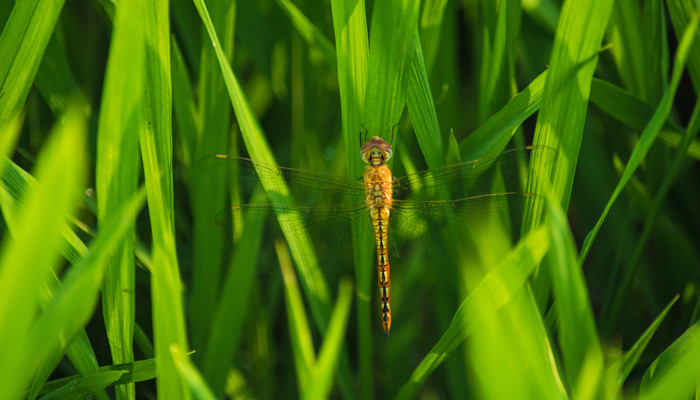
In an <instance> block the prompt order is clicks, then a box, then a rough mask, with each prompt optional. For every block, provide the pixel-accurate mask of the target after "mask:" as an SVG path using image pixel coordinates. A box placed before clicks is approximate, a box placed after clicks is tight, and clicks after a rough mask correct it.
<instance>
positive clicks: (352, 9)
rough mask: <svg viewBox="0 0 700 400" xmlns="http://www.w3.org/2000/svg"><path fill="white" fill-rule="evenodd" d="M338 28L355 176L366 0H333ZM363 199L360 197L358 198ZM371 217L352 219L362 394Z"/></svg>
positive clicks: (368, 339)
mask: <svg viewBox="0 0 700 400" xmlns="http://www.w3.org/2000/svg"><path fill="white" fill-rule="evenodd" d="M331 9H332V13H333V32H334V33H335V47H336V57H337V64H336V65H337V67H338V91H339V95H340V110H341V118H342V127H343V139H344V143H345V155H346V157H345V159H346V163H347V172H348V176H350V177H358V176H361V174H362V167H363V163H362V161H361V160H360V157H359V148H358V146H359V145H360V144H359V143H358V142H359V141H358V140H357V138H358V132H359V128H360V125H361V123H362V116H363V115H364V109H365V108H364V106H365V94H366V90H367V62H368V57H369V44H368V39H367V20H366V17H365V2H364V0H332V1H331ZM359 200H360V201H361V199H359ZM370 229H371V228H370V224H369V221H368V220H367V219H365V221H360V222H359V223H358V224H353V227H352V241H353V249H354V259H353V263H354V269H355V290H356V308H357V346H358V351H357V357H358V369H359V381H360V382H359V386H360V388H359V397H361V398H369V397H371V396H372V393H373V372H372V371H373V370H372V337H373V335H372V332H373V329H372V323H371V321H372V320H373V318H376V314H375V313H372V312H371V310H375V309H376V308H374V307H371V305H373V304H375V303H373V302H371V300H372V282H373V281H372V275H373V274H372V273H371V272H372V269H370V268H367V265H368V262H369V261H368V260H371V259H372V255H373V251H372V249H371V247H370V246H366V245H364V244H365V243H366V242H367V240H368V237H367V236H368V235H367V232H370Z"/></svg>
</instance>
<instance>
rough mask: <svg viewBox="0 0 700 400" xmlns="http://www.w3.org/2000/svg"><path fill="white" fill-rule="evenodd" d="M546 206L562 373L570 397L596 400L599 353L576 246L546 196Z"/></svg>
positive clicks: (600, 380)
mask: <svg viewBox="0 0 700 400" xmlns="http://www.w3.org/2000/svg"><path fill="white" fill-rule="evenodd" d="M546 207H547V215H548V217H549V227H550V228H549V232H550V235H549V236H550V237H549V240H550V243H551V248H550V252H549V254H548V255H547V261H548V262H547V264H548V267H549V268H550V273H551V276H552V283H553V284H552V286H553V288H554V299H555V300H556V307H557V310H558V312H559V347H560V349H561V353H562V357H563V360H564V371H565V373H566V378H567V381H568V382H569V385H570V387H571V392H572V393H573V395H574V396H576V397H578V396H581V397H583V398H592V399H598V398H601V396H602V395H603V393H604V392H603V390H604V377H605V374H604V365H603V351H602V348H601V345H600V339H599V338H598V332H597V330H596V326H595V319H594V318H593V310H592V308H591V305H590V302H589V296H588V291H587V289H586V281H585V279H584V277H583V273H582V272H581V269H580V268H579V266H578V263H577V262H576V245H575V244H574V240H573V237H572V235H571V231H570V230H569V225H568V222H567V220H566V215H565V214H564V212H563V210H562V209H561V207H560V206H559V202H558V199H555V198H553V196H552V195H549V196H548V197H547V202H546Z"/></svg>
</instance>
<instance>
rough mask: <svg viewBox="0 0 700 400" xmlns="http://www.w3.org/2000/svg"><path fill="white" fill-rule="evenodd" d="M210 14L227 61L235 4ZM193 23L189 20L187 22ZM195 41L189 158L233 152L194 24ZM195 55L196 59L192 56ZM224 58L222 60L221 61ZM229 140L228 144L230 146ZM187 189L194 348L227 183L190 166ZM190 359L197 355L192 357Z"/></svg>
mask: <svg viewBox="0 0 700 400" xmlns="http://www.w3.org/2000/svg"><path fill="white" fill-rule="evenodd" d="M207 3H208V6H209V7H211V8H212V10H213V15H214V18H213V20H212V21H211V29H215V30H216V32H218V33H219V35H221V37H222V39H223V41H222V42H219V43H218V44H217V48H218V49H219V50H221V51H222V52H223V55H224V59H225V60H231V59H232V57H233V48H234V37H235V35H234V33H235V21H236V10H237V3H238V2H232V1H227V0H212V1H208V2H207ZM193 22H194V21H193ZM200 29H201V41H202V43H201V45H200V48H199V51H200V52H201V53H200V54H199V55H198V57H199V75H198V79H199V86H198V88H197V94H198V101H199V103H198V106H199V110H198V111H199V115H198V117H199V121H198V122H199V125H198V126H197V128H198V130H197V131H196V132H194V135H195V140H194V149H193V158H192V161H194V162H196V161H197V160H199V159H200V158H201V157H204V156H206V155H209V154H217V153H227V152H231V153H233V155H236V154H235V153H236V152H237V150H236V147H233V148H232V149H231V150H230V149H229V142H231V140H230V139H229V136H230V135H231V104H230V101H229V100H228V99H227V98H226V94H227V92H226V86H225V84H224V78H223V77H222V76H221V73H220V68H219V66H218V65H219V61H218V55H217V51H216V50H215V49H213V48H212V47H211V46H210V43H211V40H210V39H208V38H207V34H206V29H209V27H206V28H205V27H200ZM194 59H196V58H194ZM227 63H228V61H227ZM235 142H236V141H235V140H234V141H233V143H232V145H233V146H235V145H236V143H235ZM190 175H191V176H192V185H191V188H190V193H191V202H192V213H193V220H194V221H193V222H194V223H193V228H194V232H193V241H194V245H193V257H192V258H193V260H192V262H193V267H192V268H193V273H192V289H191V291H190V292H191V294H190V302H189V310H190V314H189V330H190V337H191V342H192V347H193V348H194V349H203V348H205V346H206V339H207V335H208V333H209V332H208V327H209V325H210V323H211V319H212V316H213V312H214V310H215V308H216V302H217V299H218V297H219V290H220V283H221V268H222V265H223V256H224V253H225V246H226V245H227V243H224V232H223V231H222V230H221V229H219V228H218V227H217V226H215V224H214V223H213V220H214V215H215V213H216V212H218V211H220V210H222V209H223V208H224V207H225V206H226V204H225V201H224V199H225V194H226V192H227V191H228V190H230V188H227V187H225V186H224V185H222V184H221V182H217V181H216V180H212V179H207V176H206V174H205V172H204V171H202V170H201V169H200V168H196V167H195V165H192V166H191V169H190ZM193 357H194V358H195V360H197V358H198V354H197V353H195V355H194V356H193ZM202 372H203V373H204V374H205V377H206V379H207V380H208V381H209V382H210V384H212V389H213V390H214V391H215V392H216V393H223V385H221V384H220V379H219V378H218V377H213V376H208V375H207V374H208V370H206V369H202Z"/></svg>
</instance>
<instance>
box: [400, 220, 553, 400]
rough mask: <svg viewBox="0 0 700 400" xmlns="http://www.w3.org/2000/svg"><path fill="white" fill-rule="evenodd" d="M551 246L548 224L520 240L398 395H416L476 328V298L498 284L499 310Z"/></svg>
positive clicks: (461, 309)
mask: <svg viewBox="0 0 700 400" xmlns="http://www.w3.org/2000/svg"><path fill="white" fill-rule="evenodd" d="M548 246H549V239H548V235H547V231H546V230H545V229H544V228H540V229H538V230H536V231H533V232H532V233H530V234H528V236H526V237H525V238H524V239H523V240H521V241H520V242H519V243H518V245H517V246H516V247H515V248H514V249H513V250H512V251H511V252H510V253H509V254H508V255H507V256H506V257H505V258H504V259H503V261H502V262H501V264H500V266H499V267H497V268H496V269H494V270H493V271H492V272H490V273H489V274H488V275H487V276H486V277H484V279H483V281H482V282H481V283H479V285H478V286H477V287H476V288H475V289H474V290H473V292H472V293H471V294H470V295H469V297H467V298H466V299H465V300H464V301H463V302H462V304H461V305H460V306H459V309H458V310H457V312H456V313H455V315H454V317H453V318H452V323H451V324H450V327H449V328H448V329H447V331H446V332H445V333H444V334H443V335H442V337H441V338H440V340H439V341H438V342H437V343H436V344H435V346H433V348H432V349H431V350H430V352H429V353H428V355H426V356H425V358H423V360H422V361H421V363H420V364H419V365H418V367H416V369H415V370H414V371H413V374H412V375H411V378H410V379H409V381H408V382H406V383H405V384H404V385H403V386H402V387H401V391H400V392H399V394H398V395H397V398H399V399H412V398H415V396H416V394H417V393H418V390H419V389H420V388H421V387H422V386H423V384H424V383H425V381H426V380H427V379H428V377H429V376H430V375H431V374H432V373H433V371H435V369H436V368H437V367H438V366H440V364H442V363H443V362H444V361H445V360H446V359H447V358H448V357H449V356H450V354H451V353H452V352H453V351H454V350H455V349H456V348H457V347H458V346H459V345H460V344H462V342H464V340H466V339H467V337H469V335H471V334H472V333H473V332H474V329H475V328H476V326H478V325H479V324H480V323H481V318H482V315H481V314H480V313H476V312H475V311H474V310H475V309H476V308H475V307H474V304H473V302H474V301H475V299H477V298H484V297H485V296H488V295H490V294H492V293H493V291H494V288H497V289H498V291H499V293H500V295H499V296H497V298H494V302H493V307H494V309H495V310H497V309H499V308H500V307H502V306H503V305H505V304H506V303H507V302H508V301H510V299H511V298H512V296H513V295H514V294H515V293H516V292H517V291H518V290H520V289H521V288H522V287H523V285H525V283H526V281H527V278H528V277H529V275H530V274H531V273H532V271H534V269H535V267H536V266H537V264H539V262H540V261H541V260H542V258H543V257H544V255H545V253H546V252H547V248H548Z"/></svg>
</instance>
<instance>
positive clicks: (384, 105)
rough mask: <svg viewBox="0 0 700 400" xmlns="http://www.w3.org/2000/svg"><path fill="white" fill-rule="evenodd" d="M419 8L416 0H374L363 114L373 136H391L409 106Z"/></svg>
mask: <svg viewBox="0 0 700 400" xmlns="http://www.w3.org/2000/svg"><path fill="white" fill-rule="evenodd" d="M418 9H419V2H417V1H414V0H401V1H396V2H386V1H380V2H376V3H374V9H373V12H372V24H371V31H370V43H371V46H370V49H369V70H368V71H367V74H368V81H367V93H366V97H365V116H364V122H365V126H366V127H367V128H368V129H369V131H370V132H372V134H374V135H377V136H384V137H388V136H386V135H387V134H388V133H389V130H390V128H391V127H392V126H394V125H396V123H397V122H398V121H399V118H400V117H401V114H402V113H403V109H404V107H405V105H406V96H407V91H408V82H409V77H410V72H409V71H410V67H411V60H412V58H413V56H414V45H415V42H414V40H415V38H414V31H415V30H417V29H418ZM396 142H397V141H396V140H395V141H394V143H396Z"/></svg>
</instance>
